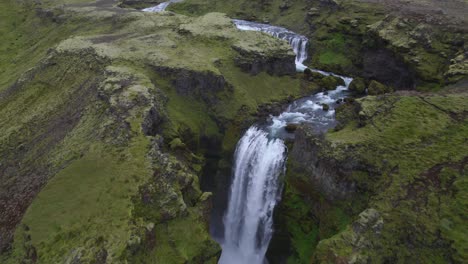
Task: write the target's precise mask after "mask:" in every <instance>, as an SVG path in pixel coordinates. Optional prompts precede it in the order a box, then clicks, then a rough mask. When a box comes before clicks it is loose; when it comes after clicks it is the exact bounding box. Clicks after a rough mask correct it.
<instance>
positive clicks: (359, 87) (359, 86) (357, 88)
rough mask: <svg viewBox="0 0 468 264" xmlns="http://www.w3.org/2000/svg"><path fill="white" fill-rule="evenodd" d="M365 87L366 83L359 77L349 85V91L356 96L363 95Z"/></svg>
mask: <svg viewBox="0 0 468 264" xmlns="http://www.w3.org/2000/svg"><path fill="white" fill-rule="evenodd" d="M366 86H367V85H366V81H365V80H364V79H363V78H361V77H357V78H354V79H353V81H352V82H351V83H350V84H349V90H350V91H352V92H355V93H357V94H364V93H365V92H366Z"/></svg>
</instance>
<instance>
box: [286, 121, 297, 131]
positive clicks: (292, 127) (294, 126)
mask: <svg viewBox="0 0 468 264" xmlns="http://www.w3.org/2000/svg"><path fill="white" fill-rule="evenodd" d="M297 127H298V124H293V123H290V124H287V125H286V126H285V127H284V129H285V130H286V131H287V132H288V133H294V132H295V131H296V129H297Z"/></svg>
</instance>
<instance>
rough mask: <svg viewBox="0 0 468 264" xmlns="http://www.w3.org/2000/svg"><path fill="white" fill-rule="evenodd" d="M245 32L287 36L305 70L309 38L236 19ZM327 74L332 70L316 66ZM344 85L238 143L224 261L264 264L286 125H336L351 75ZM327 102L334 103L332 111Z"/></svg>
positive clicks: (295, 107)
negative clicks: (341, 100) (336, 112)
mask: <svg viewBox="0 0 468 264" xmlns="http://www.w3.org/2000/svg"><path fill="white" fill-rule="evenodd" d="M234 23H235V24H236V26H237V27H238V28H239V29H240V30H256V31H262V32H266V33H268V34H270V35H273V36H275V37H277V38H281V39H285V40H287V41H288V42H289V44H290V45H291V46H292V48H293V49H294V52H295V53H296V68H297V69H298V70H304V69H305V68H306V66H304V65H303V62H304V60H305V59H306V58H307V50H306V48H307V38H306V37H304V36H301V35H298V34H295V33H294V32H291V31H289V30H287V29H284V28H281V27H275V26H271V25H265V24H259V23H254V22H248V21H243V20H234ZM314 71H317V72H320V73H322V74H324V75H331V73H328V72H323V71H319V70H314ZM335 76H337V77H340V78H342V79H343V80H344V82H345V85H344V86H338V87H336V89H335V90H333V91H328V92H321V93H317V94H315V95H312V96H309V97H305V98H302V99H299V100H297V101H295V102H293V103H292V104H291V105H289V106H288V108H287V110H286V111H285V112H283V113H281V114H280V115H279V116H272V117H270V119H269V120H268V122H267V124H266V125H263V126H260V125H254V126H252V127H250V128H249V129H248V130H247V131H246V132H245V134H244V135H243V137H242V138H241V139H240V140H239V142H238V143H237V147H236V151H235V155H234V169H233V179H232V184H231V188H230V193H229V201H228V207H227V211H226V213H225V215H224V219H223V223H224V238H223V239H222V241H221V246H222V249H223V251H222V254H221V259H220V260H219V263H220V264H244V263H246V264H263V263H266V262H267V261H266V259H265V254H266V251H267V249H268V245H269V243H270V240H271V237H272V234H273V227H272V226H273V210H274V208H275V205H276V203H277V202H278V201H279V199H280V198H281V189H282V184H281V183H282V181H281V179H280V178H281V177H280V176H281V175H282V174H283V173H284V171H285V166H284V165H285V164H284V163H285V160H286V152H287V150H286V146H285V144H284V141H283V139H286V138H290V137H292V136H293V135H292V134H290V133H288V132H287V131H286V130H285V127H286V125H287V124H299V123H309V124H311V125H312V126H313V127H314V129H315V130H316V131H317V132H324V131H326V130H328V129H329V128H331V127H333V126H334V125H335V117H334V114H335V110H334V109H335V107H336V106H337V104H338V103H339V102H340V99H342V98H343V97H344V96H345V95H346V93H347V89H348V86H349V84H350V83H351V81H352V79H351V78H346V77H342V76H338V75H335ZM323 104H327V105H329V107H330V109H329V110H328V111H324V110H323V106H322V105H323Z"/></svg>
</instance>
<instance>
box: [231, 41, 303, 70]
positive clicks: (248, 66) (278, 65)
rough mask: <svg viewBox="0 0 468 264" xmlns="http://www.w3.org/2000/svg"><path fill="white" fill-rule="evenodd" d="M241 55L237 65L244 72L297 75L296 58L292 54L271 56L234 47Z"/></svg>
mask: <svg viewBox="0 0 468 264" xmlns="http://www.w3.org/2000/svg"><path fill="white" fill-rule="evenodd" d="M233 49H234V50H236V51H237V52H238V53H239V55H238V56H236V58H235V63H236V65H237V66H238V67H240V68H241V69H242V70H243V71H244V72H248V73H250V74H252V75H257V74H259V73H260V72H262V71H265V72H267V73H268V74H270V75H278V76H282V75H293V74H295V73H296V64H295V56H294V55H293V54H291V53H281V54H272V55H271V56H268V55H264V54H261V53H256V52H251V51H247V50H244V49H242V48H240V47H237V46H233Z"/></svg>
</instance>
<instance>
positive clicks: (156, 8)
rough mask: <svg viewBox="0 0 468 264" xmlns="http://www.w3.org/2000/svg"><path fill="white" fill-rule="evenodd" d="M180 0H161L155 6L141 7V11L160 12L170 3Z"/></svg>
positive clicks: (179, 0)
mask: <svg viewBox="0 0 468 264" xmlns="http://www.w3.org/2000/svg"><path fill="white" fill-rule="evenodd" d="M181 1H182V0H170V1H167V2H162V3H160V4H159V5H157V6H152V7H148V8H145V9H142V10H141V11H143V12H153V13H157V12H162V11H164V10H166V8H167V7H168V6H169V5H170V4H172V3H177V2H181Z"/></svg>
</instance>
